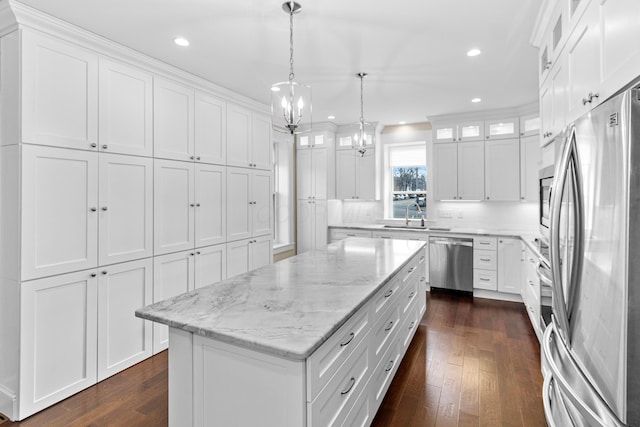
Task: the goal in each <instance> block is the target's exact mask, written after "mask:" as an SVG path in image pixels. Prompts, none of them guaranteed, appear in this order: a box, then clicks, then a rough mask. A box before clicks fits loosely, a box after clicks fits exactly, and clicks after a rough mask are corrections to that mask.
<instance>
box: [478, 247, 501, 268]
mask: <svg viewBox="0 0 640 427" xmlns="http://www.w3.org/2000/svg"><path fill="white" fill-rule="evenodd" d="M496 258H497V254H496V251H473V268H484V269H486V270H495V269H496V266H497V265H498V263H497V260H496Z"/></svg>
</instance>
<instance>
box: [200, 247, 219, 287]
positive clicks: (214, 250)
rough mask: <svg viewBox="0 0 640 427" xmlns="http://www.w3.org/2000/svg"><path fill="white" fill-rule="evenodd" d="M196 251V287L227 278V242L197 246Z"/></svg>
mask: <svg viewBox="0 0 640 427" xmlns="http://www.w3.org/2000/svg"><path fill="white" fill-rule="evenodd" d="M195 253H196V254H195V263H196V265H195V274H194V279H195V283H194V288H195V289H198V288H202V287H203V286H208V285H211V284H213V283H217V282H221V281H223V280H225V279H226V278H227V246H226V245H225V244H222V245H213V246H205V247H203V248H197V249H196V250H195Z"/></svg>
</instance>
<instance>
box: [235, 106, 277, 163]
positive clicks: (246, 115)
mask: <svg viewBox="0 0 640 427" xmlns="http://www.w3.org/2000/svg"><path fill="white" fill-rule="evenodd" d="M227 164H228V165H229V166H239V167H243V168H257V169H265V170H271V167H272V162H271V119H270V118H269V117H268V116H266V115H262V114H259V113H254V112H251V111H249V110H248V109H246V108H243V107H240V106H238V105H233V104H228V105H227Z"/></svg>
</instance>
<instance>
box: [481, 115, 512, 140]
mask: <svg viewBox="0 0 640 427" xmlns="http://www.w3.org/2000/svg"><path fill="white" fill-rule="evenodd" d="M484 131H485V139H488V140H490V141H491V140H494V139H508V138H517V137H518V136H519V134H520V120H519V119H518V117H507V118H504V119H496V120H487V121H485V122H484Z"/></svg>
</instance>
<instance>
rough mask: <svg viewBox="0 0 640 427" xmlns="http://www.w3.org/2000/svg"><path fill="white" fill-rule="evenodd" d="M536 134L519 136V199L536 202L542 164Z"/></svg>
mask: <svg viewBox="0 0 640 427" xmlns="http://www.w3.org/2000/svg"><path fill="white" fill-rule="evenodd" d="M539 141H540V139H539V136H538V135H531V136H524V137H521V138H520V199H521V200H526V201H528V202H538V199H539V185H538V173H539V171H540V169H541V166H542V150H540V142H539Z"/></svg>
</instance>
